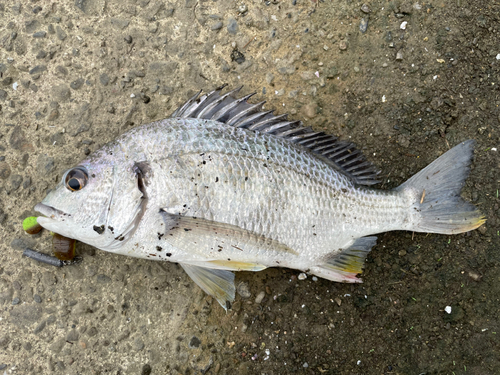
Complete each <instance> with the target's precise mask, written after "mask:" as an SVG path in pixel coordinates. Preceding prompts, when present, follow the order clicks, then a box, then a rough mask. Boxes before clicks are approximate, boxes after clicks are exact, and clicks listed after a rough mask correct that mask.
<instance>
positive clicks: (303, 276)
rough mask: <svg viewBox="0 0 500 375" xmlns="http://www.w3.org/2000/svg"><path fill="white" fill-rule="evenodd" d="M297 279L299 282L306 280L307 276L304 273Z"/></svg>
mask: <svg viewBox="0 0 500 375" xmlns="http://www.w3.org/2000/svg"><path fill="white" fill-rule="evenodd" d="M297 278H298V279H299V280H305V279H307V275H306V274H305V273H304V272H302V273H299V276H297Z"/></svg>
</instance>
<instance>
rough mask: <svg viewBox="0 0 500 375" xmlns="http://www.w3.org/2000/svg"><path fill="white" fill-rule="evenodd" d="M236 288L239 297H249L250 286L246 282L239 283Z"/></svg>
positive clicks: (250, 294)
mask: <svg viewBox="0 0 500 375" xmlns="http://www.w3.org/2000/svg"><path fill="white" fill-rule="evenodd" d="M236 290H237V291H238V294H239V295H240V296H241V298H250V297H251V296H252V293H251V292H250V287H249V286H248V283H246V282H241V283H239V284H238V287H237V288H236Z"/></svg>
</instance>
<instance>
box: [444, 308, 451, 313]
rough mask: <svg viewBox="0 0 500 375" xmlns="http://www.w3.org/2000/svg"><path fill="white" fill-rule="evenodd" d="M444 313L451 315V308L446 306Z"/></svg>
mask: <svg viewBox="0 0 500 375" xmlns="http://www.w3.org/2000/svg"><path fill="white" fill-rule="evenodd" d="M444 311H446V313H447V314H451V306H446V307H445V308H444Z"/></svg>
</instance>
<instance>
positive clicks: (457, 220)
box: [396, 140, 486, 234]
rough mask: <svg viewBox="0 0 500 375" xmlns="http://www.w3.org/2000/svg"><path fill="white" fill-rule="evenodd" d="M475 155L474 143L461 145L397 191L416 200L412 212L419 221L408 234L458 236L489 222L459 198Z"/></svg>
mask: <svg viewBox="0 0 500 375" xmlns="http://www.w3.org/2000/svg"><path fill="white" fill-rule="evenodd" d="M473 154H474V140H468V141H465V142H462V143H460V144H459V145H457V146H455V147H454V148H452V149H451V150H450V151H448V152H446V153H445V154H444V155H442V156H441V157H439V158H438V159H437V160H435V161H434V162H432V163H431V164H429V165H428V166H427V167H425V168H424V169H423V170H421V171H420V172H419V173H417V174H416V175H415V176H413V177H411V178H410V179H409V180H408V181H406V182H405V183H404V184H402V185H401V186H399V187H398V188H396V190H399V191H405V192H407V193H409V194H410V195H411V196H413V197H414V198H415V203H414V204H413V207H412V210H415V211H416V212H418V214H417V217H418V218H417V219H416V220H415V221H413V220H412V221H413V223H414V225H412V227H410V228H409V230H413V231H415V232H428V233H442V234H455V233H462V232H468V231H470V230H473V229H476V228H478V227H480V226H481V225H482V224H483V223H484V222H485V221H486V220H485V219H484V216H482V214H481V212H480V211H479V210H478V209H477V208H476V207H475V206H474V205H472V204H470V203H468V202H465V201H464V200H463V199H462V198H460V191H461V190H462V187H463V185H464V182H465V180H466V178H467V176H468V175H469V165H470V162H471V160H472V157H473Z"/></svg>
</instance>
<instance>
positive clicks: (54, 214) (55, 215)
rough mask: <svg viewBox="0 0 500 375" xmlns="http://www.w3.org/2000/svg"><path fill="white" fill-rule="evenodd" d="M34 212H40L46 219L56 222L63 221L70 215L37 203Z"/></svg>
mask: <svg viewBox="0 0 500 375" xmlns="http://www.w3.org/2000/svg"><path fill="white" fill-rule="evenodd" d="M35 211H37V212H40V213H41V214H42V215H44V216H45V217H46V218H49V219H53V220H57V221H64V219H65V218H67V217H71V215H70V214H67V213H65V212H63V211H61V210H58V209H57V208H54V207H51V206H47V205H46V204H43V203H38V204H37V205H36V206H35Z"/></svg>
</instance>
